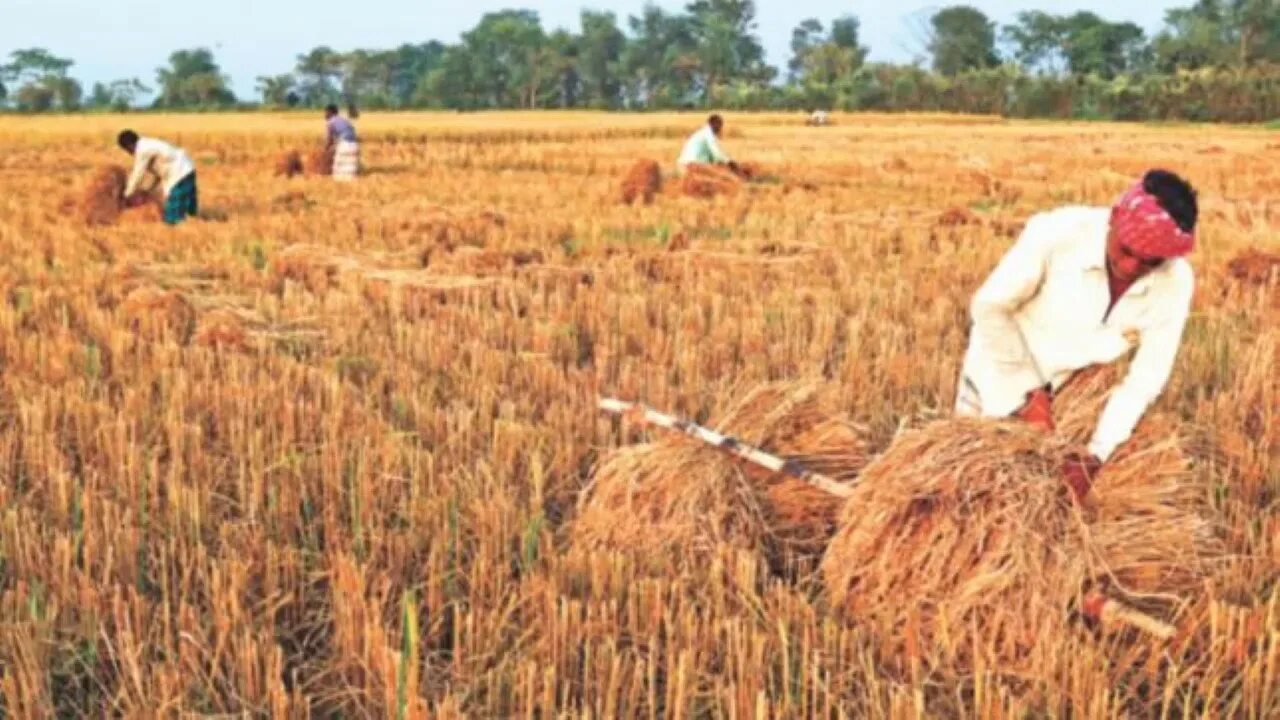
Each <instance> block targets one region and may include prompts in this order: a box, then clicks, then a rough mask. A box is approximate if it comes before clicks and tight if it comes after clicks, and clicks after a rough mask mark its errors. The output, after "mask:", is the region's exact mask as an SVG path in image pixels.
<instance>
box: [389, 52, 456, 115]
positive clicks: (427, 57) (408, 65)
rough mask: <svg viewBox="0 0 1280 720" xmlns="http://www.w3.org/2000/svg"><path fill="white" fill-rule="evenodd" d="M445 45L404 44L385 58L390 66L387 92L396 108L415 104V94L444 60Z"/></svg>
mask: <svg viewBox="0 0 1280 720" xmlns="http://www.w3.org/2000/svg"><path fill="white" fill-rule="evenodd" d="M444 54H445V45H444V44H443V43H440V42H438V41H435V40H432V41H430V42H426V43H421V44H418V45H411V44H405V45H401V46H400V47H398V48H396V49H395V50H393V51H392V52H391V53H390V55H389V56H388V57H387V62H389V63H390V64H391V69H390V73H389V77H390V82H389V85H388V87H387V91H388V92H389V93H390V95H391V97H392V99H393V100H394V102H395V104H396V105H397V106H398V107H406V106H409V105H411V104H413V103H414V102H415V92H416V91H417V90H418V87H419V86H420V84H421V83H422V82H423V80H424V79H425V78H426V77H427V76H428V75H430V74H431V71H432V70H434V69H436V68H437V67H439V66H440V63H441V62H442V61H443V60H444Z"/></svg>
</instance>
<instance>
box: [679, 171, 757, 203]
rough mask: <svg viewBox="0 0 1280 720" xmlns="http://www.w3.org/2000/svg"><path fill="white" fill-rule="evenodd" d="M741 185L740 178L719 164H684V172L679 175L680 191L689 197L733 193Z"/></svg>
mask: <svg viewBox="0 0 1280 720" xmlns="http://www.w3.org/2000/svg"><path fill="white" fill-rule="evenodd" d="M741 187H742V179H741V178H739V177H738V176H737V175H734V174H733V172H732V171H731V170H729V169H728V168H726V167H722V166H719V165H706V164H702V163H692V164H690V165H687V166H685V169H684V174H683V175H681V176H680V193H681V194H683V195H687V196H689V197H695V198H712V197H716V196H717V195H735V194H737V192H738V190H740V189H741Z"/></svg>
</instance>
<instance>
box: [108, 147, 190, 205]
mask: <svg viewBox="0 0 1280 720" xmlns="http://www.w3.org/2000/svg"><path fill="white" fill-rule="evenodd" d="M148 170H150V171H151V172H154V173H155V174H156V175H157V176H159V178H160V183H161V186H162V187H164V193H165V195H168V194H169V193H170V191H172V190H173V187H174V186H175V185H177V184H178V183H179V182H181V181H182V179H183V178H185V177H186V176H188V175H190V174H191V173H193V172H195V171H196V166H195V164H194V163H192V162H191V158H190V157H188V156H187V153H186V152H185V151H184V150H183V149H182V148H180V147H175V146H173V145H170V144H169V143H167V142H165V141H163V140H156V139H155V138H145V137H144V138H138V146H137V148H135V149H134V153H133V172H131V173H129V184H128V185H126V186H125V189H124V194H125V197H128V196H130V195H132V194H133V193H134V192H136V191H137V190H138V186H139V185H140V184H142V178H144V177H146V174H147V171H148Z"/></svg>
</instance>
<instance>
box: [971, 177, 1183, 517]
mask: <svg viewBox="0 0 1280 720" xmlns="http://www.w3.org/2000/svg"><path fill="white" fill-rule="evenodd" d="M1196 216H1197V205H1196V193H1195V190H1194V189H1192V187H1191V186H1190V185H1189V184H1187V182H1186V181H1185V180H1183V179H1182V178H1179V177H1178V176H1177V175H1174V174H1173V173H1170V172H1167V171H1164V170H1152V171H1150V172H1148V173H1146V175H1144V176H1143V178H1142V180H1141V181H1140V182H1138V183H1137V184H1136V185H1134V186H1133V187H1132V188H1130V189H1129V191H1128V192H1126V193H1125V194H1124V195H1123V196H1122V197H1121V198H1120V200H1119V201H1118V202H1117V203H1116V204H1115V206H1113V207H1112V208H1110V209H1108V208H1105V207H1083V206H1073V207H1064V208H1059V209H1057V210H1053V211H1050V212H1045V213H1041V214H1039V215H1036V216H1034V217H1032V218H1031V219H1030V220H1029V221H1028V222H1027V225H1026V228H1025V229H1024V230H1023V232H1022V235H1021V236H1020V237H1019V238H1018V240H1017V242H1016V243H1015V244H1014V246H1013V248H1011V249H1010V250H1009V252H1008V253H1006V254H1005V256H1004V257H1003V258H1002V259H1001V260H1000V263H999V264H998V265H997V266H996V268H995V270H994V271H992V273H991V275H990V276H989V277H988V278H987V280H986V282H984V283H983V285H982V287H981V288H980V289H979V290H978V292H977V294H976V295H975V296H974V298H973V302H972V304H971V306H970V314H971V316H972V319H973V325H972V328H971V332H970V339H969V349H968V352H967V353H966V354H965V358H964V367H963V369H962V371H961V376H960V384H959V392H958V394H957V398H956V413H957V414H958V415H969V416H983V417H1009V416H1011V415H1012V416H1017V417H1020V418H1023V419H1024V420H1027V421H1028V422H1032V423H1034V424H1036V425H1039V426H1041V427H1043V428H1045V429H1046V430H1052V429H1053V409H1052V397H1053V392H1054V391H1056V390H1057V389H1058V388H1060V387H1062V385H1063V384H1064V383H1065V382H1066V381H1067V380H1068V379H1069V378H1070V377H1071V375H1072V374H1073V373H1075V372H1076V371H1077V370H1080V369H1082V368H1085V367H1088V366H1090V365H1095V364H1099V363H1109V362H1113V361H1115V360H1117V359H1119V358H1120V357H1121V356H1123V355H1125V354H1126V353H1127V352H1128V351H1129V350H1130V349H1131V348H1132V347H1133V346H1134V345H1137V348H1138V349H1137V352H1136V354H1135V355H1134V357H1133V362H1132V363H1131V365H1130V367H1129V372H1128V374H1127V375H1126V376H1125V378H1124V380H1123V381H1121V383H1120V385H1119V386H1118V387H1117V388H1116V389H1115V391H1114V392H1113V393H1112V394H1111V396H1110V398H1109V399H1108V401H1107V404H1106V407H1105V408H1104V409H1103V411H1102V416H1101V417H1100V418H1099V420H1098V425H1097V428H1096V430H1095V431H1094V434H1093V438H1092V440H1091V441H1090V442H1089V446H1088V454H1087V455H1073V456H1072V457H1071V458H1069V459H1068V462H1067V465H1066V467H1065V468H1064V469H1063V472H1064V475H1065V480H1066V481H1067V483H1068V485H1069V486H1070V487H1071V489H1072V490H1073V491H1074V492H1075V493H1076V496H1077V497H1079V498H1083V497H1084V496H1085V495H1086V494H1087V493H1088V492H1089V488H1090V487H1091V485H1092V481H1093V476H1094V475H1095V474H1096V473H1097V471H1098V470H1099V469H1100V468H1101V466H1102V464H1103V463H1104V462H1105V461H1106V460H1107V458H1108V457H1109V456H1110V455H1111V454H1112V452H1114V451H1115V449H1116V448H1117V447H1119V446H1120V445H1121V444H1122V443H1124V442H1125V441H1126V440H1128V439H1129V436H1130V435H1131V434H1132V433H1133V428H1134V426H1135V425H1137V423H1138V421H1139V420H1140V419H1141V418H1142V415H1143V413H1144V412H1146V409H1147V407H1148V406H1149V405H1150V404H1151V402H1152V401H1154V400H1155V399H1156V398H1157V397H1158V396H1159V395H1160V393H1161V392H1162V391H1163V390H1164V386H1165V383H1166V381H1167V380H1168V379H1169V374H1170V372H1171V370H1172V368H1173V361H1174V357H1175V356H1176V355H1177V352H1178V346H1179V344H1180V343H1181V338H1182V329H1183V326H1184V324H1185V323H1186V320H1187V314H1188V312H1189V311H1190V307H1191V295H1192V291H1193V289H1194V284H1195V283H1194V276H1193V273H1192V270H1191V265H1190V263H1188V262H1187V261H1186V259H1185V258H1184V256H1185V255H1186V254H1187V253H1189V252H1190V251H1191V250H1192V248H1193V247H1194V245H1195V224H1196Z"/></svg>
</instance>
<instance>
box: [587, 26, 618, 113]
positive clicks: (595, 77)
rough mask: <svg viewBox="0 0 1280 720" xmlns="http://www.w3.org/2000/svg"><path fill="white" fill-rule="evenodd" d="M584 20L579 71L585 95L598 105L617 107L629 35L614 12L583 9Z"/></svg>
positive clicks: (590, 102) (593, 104)
mask: <svg viewBox="0 0 1280 720" xmlns="http://www.w3.org/2000/svg"><path fill="white" fill-rule="evenodd" d="M581 22H582V34H581V37H580V38H579V40H578V73H579V76H580V82H581V84H582V93H583V96H584V97H583V99H584V100H585V101H586V102H587V103H588V104H590V105H592V106H595V107H602V108H614V107H617V106H618V105H619V103H621V101H622V78H621V61H622V54H623V52H624V51H625V50H626V46H627V36H626V35H624V34H623V33H622V31H621V30H619V29H618V18H617V16H615V15H614V14H613V13H611V12H595V11H592V10H583V11H582V17H581Z"/></svg>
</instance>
